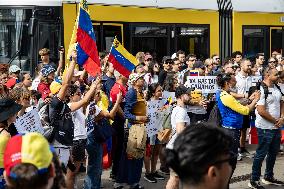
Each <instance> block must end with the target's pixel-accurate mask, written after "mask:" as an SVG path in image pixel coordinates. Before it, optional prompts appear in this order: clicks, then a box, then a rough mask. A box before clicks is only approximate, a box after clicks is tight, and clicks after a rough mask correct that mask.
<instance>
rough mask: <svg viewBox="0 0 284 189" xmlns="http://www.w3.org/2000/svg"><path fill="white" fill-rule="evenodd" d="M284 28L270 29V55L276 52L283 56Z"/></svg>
mask: <svg viewBox="0 0 284 189" xmlns="http://www.w3.org/2000/svg"><path fill="white" fill-rule="evenodd" d="M283 48H284V27H271V28H270V55H271V54H272V53H273V52H274V51H277V52H278V53H281V54H282V56H283V55H284V52H283Z"/></svg>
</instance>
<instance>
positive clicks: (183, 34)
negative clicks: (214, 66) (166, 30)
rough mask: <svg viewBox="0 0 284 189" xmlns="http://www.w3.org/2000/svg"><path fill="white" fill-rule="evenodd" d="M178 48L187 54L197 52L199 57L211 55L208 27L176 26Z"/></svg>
mask: <svg viewBox="0 0 284 189" xmlns="http://www.w3.org/2000/svg"><path fill="white" fill-rule="evenodd" d="M176 30H177V49H182V50H184V51H185V52H186V53H187V54H189V53H190V54H196V55H197V57H198V58H201V59H204V58H207V57H209V48H208V47H209V37H208V36H209V34H208V33H209V32H208V28H206V27H176Z"/></svg>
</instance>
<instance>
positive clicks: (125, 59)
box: [108, 38, 138, 77]
mask: <svg viewBox="0 0 284 189" xmlns="http://www.w3.org/2000/svg"><path fill="white" fill-rule="evenodd" d="M108 61H109V62H111V63H112V64H113V67H114V68H115V69H116V70H117V71H118V72H119V73H120V74H121V75H123V76H125V77H128V76H129V75H130V74H131V72H132V70H134V69H135V66H137V64H138V61H137V60H136V58H135V57H134V56H133V55H132V54H130V53H129V52H128V51H127V50H126V49H125V48H124V47H123V46H122V45H121V44H120V42H119V41H118V40H117V39H116V38H115V39H114V41H113V45H112V47H111V50H110V54H109V58H108Z"/></svg>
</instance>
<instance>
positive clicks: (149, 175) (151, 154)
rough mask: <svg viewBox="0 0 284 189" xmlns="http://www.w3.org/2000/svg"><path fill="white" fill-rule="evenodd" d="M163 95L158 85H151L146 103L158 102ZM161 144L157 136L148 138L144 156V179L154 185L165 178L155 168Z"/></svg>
mask: <svg viewBox="0 0 284 189" xmlns="http://www.w3.org/2000/svg"><path fill="white" fill-rule="evenodd" d="M162 95H163V89H162V87H161V86H160V84H159V83H153V84H152V85H150V86H149V87H148V98H147V101H155V100H160V99H161V97H162ZM161 147H162V144H161V142H160V141H159V139H158V138H157V134H156V135H153V136H151V137H148V141H147V147H146V148H147V150H146V153H145V155H144V164H145V169H146V173H145V176H144V179H145V180H147V181H148V182H151V183H156V182H157V180H164V179H165V177H163V176H161V175H160V174H159V173H158V172H157V171H156V166H157V162H158V158H159V154H160V151H161Z"/></svg>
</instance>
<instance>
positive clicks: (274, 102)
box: [255, 86, 282, 129]
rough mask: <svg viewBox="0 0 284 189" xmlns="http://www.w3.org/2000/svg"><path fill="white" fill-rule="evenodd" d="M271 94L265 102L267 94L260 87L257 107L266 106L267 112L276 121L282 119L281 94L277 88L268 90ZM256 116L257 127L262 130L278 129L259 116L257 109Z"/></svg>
mask: <svg viewBox="0 0 284 189" xmlns="http://www.w3.org/2000/svg"><path fill="white" fill-rule="evenodd" d="M268 91H269V94H268V96H267V99H266V102H265V94H264V89H263V87H262V86H261V87H260V92H261V95H260V99H259V101H258V102H257V105H265V109H266V111H267V112H268V113H269V114H270V115H271V116H272V117H274V118H275V119H278V118H280V115H281V113H280V101H281V97H282V95H281V93H280V91H279V90H278V89H277V87H276V86H274V87H271V88H268ZM255 114H256V120H255V126H256V127H257V128H260V129H278V128H277V127H275V126H274V124H273V123H271V122H269V121H268V120H266V119H264V118H263V117H261V116H260V115H259V114H258V111H257V109H256V110H255Z"/></svg>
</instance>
